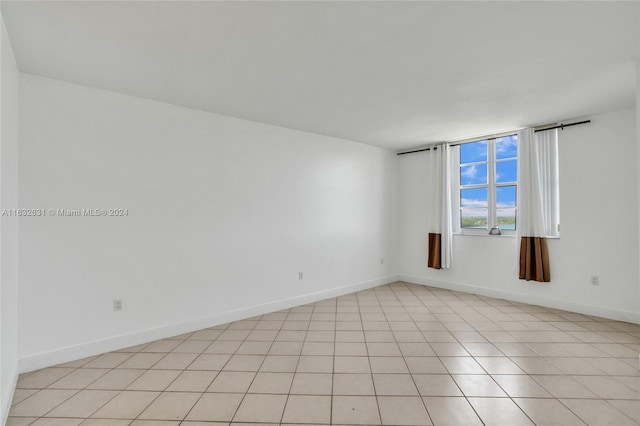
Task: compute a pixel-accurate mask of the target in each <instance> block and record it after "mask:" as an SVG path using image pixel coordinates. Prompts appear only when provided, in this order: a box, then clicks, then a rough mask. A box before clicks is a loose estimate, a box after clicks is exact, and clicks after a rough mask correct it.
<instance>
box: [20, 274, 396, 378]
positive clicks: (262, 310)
mask: <svg viewBox="0 0 640 426" xmlns="http://www.w3.org/2000/svg"><path fill="white" fill-rule="evenodd" d="M397 279H398V277H397V276H396V275H389V276H386V277H381V278H377V279H374V280H370V281H365V282H361V283H357V284H352V285H348V286H345V287H337V288H332V289H328V290H322V291H318V292H315V293H309V294H303V295H300V296H295V297H291V298H288V299H282V300H277V301H272V302H267V303H264V304H261V305H255V306H251V307H248V308H242V309H237V310H234V311H227V312H222V313H218V314H215V315H212V316H208V317H205V318H199V319H195V320H191V321H185V322H181V323H177V324H170V325H165V326H161V327H157V328H152V329H147V330H142V331H138V332H135V333H129V334H124V335H121V336H116V337H112V338H109V339H103V340H97V341H93V342H89V343H85V344H81V345H75V346H70V347H67V348H62V349H58V350H55V351H50V352H45V353H41V354H36V355H32V356H28V357H25V358H21V359H20V360H19V362H18V370H19V372H20V373H25V372H28V371H33V370H39V369H41V368H45V367H50V366H52V365H57V364H62V363H64V362H69V361H74V360H77V359H82V358H86V357H89V356H94V355H98V354H102V353H105V352H111V351H115V350H119V349H123V348H127V347H130V346H136V345H140V344H143V343H148V342H152V341H154V340H159V339H166V338H167V337H171V336H177V335H180V334H184V333H189V332H192V331H196V330H201V329H203V328H207V327H213V326H216V325H220V324H225V323H228V322H232V321H238V320H241V319H245V318H250V317H254V316H257V315H263V314H267V313H270V312H274V311H279V310H281V309H288V308H292V307H294V306H298V305H305V304H307V303H313V302H317V301H320V300H323V299H329V298H332V297H337V296H342V295H344V294H348V293H353V292H355V291H360V290H366V289H369V288H372V287H377V286H380V285H383V284H389V283H392V282H394V281H397Z"/></svg>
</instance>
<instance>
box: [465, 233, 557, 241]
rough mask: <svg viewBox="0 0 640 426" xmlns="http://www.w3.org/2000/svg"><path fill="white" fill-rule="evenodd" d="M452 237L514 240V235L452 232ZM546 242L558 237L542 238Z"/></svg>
mask: <svg viewBox="0 0 640 426" xmlns="http://www.w3.org/2000/svg"><path fill="white" fill-rule="evenodd" d="M453 236H454V237H459V236H462V237H491V238H505V237H506V238H515V237H516V234H502V235H489V233H488V232H487V233H486V234H483V233H478V234H473V233H465V232H454V233H453ZM544 238H545V239H547V240H559V239H560V237H544Z"/></svg>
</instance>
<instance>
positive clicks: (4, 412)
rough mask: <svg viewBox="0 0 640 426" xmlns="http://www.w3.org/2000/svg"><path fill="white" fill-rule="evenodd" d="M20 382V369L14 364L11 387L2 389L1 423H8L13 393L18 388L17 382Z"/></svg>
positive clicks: (10, 380) (10, 381)
mask: <svg viewBox="0 0 640 426" xmlns="http://www.w3.org/2000/svg"><path fill="white" fill-rule="evenodd" d="M17 383H18V369H17V366H14V368H13V371H12V372H11V378H10V379H9V386H8V387H9V389H2V391H1V392H2V403H1V404H0V425H4V424H6V423H7V418H8V417H9V410H11V403H12V402H13V394H14V392H15V390H16V384H17Z"/></svg>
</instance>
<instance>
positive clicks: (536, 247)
mask: <svg viewBox="0 0 640 426" xmlns="http://www.w3.org/2000/svg"><path fill="white" fill-rule="evenodd" d="M557 141H558V137H557V131H556V130H553V131H543V132H538V133H535V132H534V130H533V129H530V128H529V129H524V130H521V131H520V132H518V142H519V147H520V148H519V150H520V154H519V156H520V158H519V164H518V167H519V170H518V219H517V225H518V226H517V228H518V231H517V234H518V239H517V241H518V242H519V243H520V253H519V268H520V269H519V276H520V279H524V280H527V281H530V280H533V281H540V282H549V281H550V280H551V271H550V266H549V253H548V249H547V242H546V238H545V237H547V236H556V235H558V224H559V192H558V144H557Z"/></svg>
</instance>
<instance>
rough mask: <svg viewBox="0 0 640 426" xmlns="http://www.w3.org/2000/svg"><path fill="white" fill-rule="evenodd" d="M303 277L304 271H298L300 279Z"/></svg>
mask: <svg viewBox="0 0 640 426" xmlns="http://www.w3.org/2000/svg"><path fill="white" fill-rule="evenodd" d="M302 277H303V274H302V272H298V279H299V280H301V279H302Z"/></svg>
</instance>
